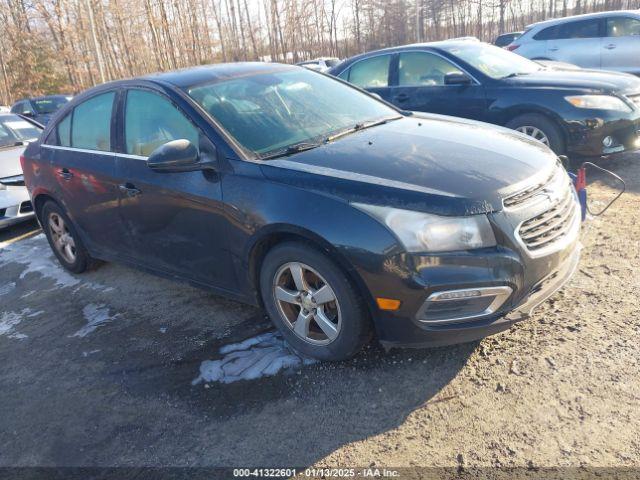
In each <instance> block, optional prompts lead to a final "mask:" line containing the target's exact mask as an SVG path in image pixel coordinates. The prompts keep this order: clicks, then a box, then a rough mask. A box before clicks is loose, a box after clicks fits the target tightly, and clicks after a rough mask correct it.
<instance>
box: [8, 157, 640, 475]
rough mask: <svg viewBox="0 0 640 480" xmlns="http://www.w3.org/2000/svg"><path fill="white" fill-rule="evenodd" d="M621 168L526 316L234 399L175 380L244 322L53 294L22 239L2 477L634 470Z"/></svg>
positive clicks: (632, 312)
mask: <svg viewBox="0 0 640 480" xmlns="http://www.w3.org/2000/svg"><path fill="white" fill-rule="evenodd" d="M639 161H640V156H638V155H636V156H627V157H624V158H618V159H615V160H610V161H608V162H602V164H603V165H607V166H609V167H611V168H612V169H613V170H615V171H616V172H617V173H618V174H620V175H621V176H623V177H624V178H625V179H626V180H627V182H628V191H627V193H626V194H625V195H624V196H623V198H622V199H621V200H620V201H619V202H618V203H617V204H616V205H614V206H613V207H612V208H611V210H610V211H608V212H607V214H606V215H605V216H604V217H600V218H596V219H594V220H591V221H590V222H588V224H587V226H586V228H585V230H584V232H583V243H584V246H585V248H584V251H583V258H582V261H581V264H580V268H579V271H578V272H577V273H576V275H575V277H574V278H573V280H572V281H571V283H570V284H569V285H568V286H567V287H566V288H565V289H564V290H563V291H561V292H560V293H558V294H556V296H555V297H554V298H553V299H551V300H550V301H549V302H547V303H546V304H545V305H544V306H542V307H541V308H540V309H539V310H538V311H537V314H536V315H535V317H534V318H532V319H530V320H528V321H525V322H523V323H521V324H519V325H517V326H516V327H514V328H513V329H511V330H510V331H508V332H506V333H503V334H500V335H498V336H495V337H491V338H488V339H485V340H483V341H481V342H477V343H473V344H466V345H461V346H455V347H446V348H438V349H432V350H406V351H394V352H391V353H389V354H387V353H385V352H384V351H383V350H381V349H380V348H379V347H376V346H372V347H370V348H368V349H367V351H366V352H365V353H363V354H362V355H360V356H358V357H357V358H355V359H353V360H351V361H348V362H345V363H340V364H311V365H305V366H297V367H294V368H290V369H289V370H287V371H281V372H280V373H278V374H277V375H275V376H267V377H261V378H257V379H255V380H241V381H237V382H233V383H220V382H215V381H209V382H207V381H200V382H197V383H195V384H194V383H193V381H194V379H196V378H197V377H198V376H199V374H200V368H201V364H202V362H203V361H206V360H215V359H219V358H221V354H220V353H219V349H220V347H221V346H223V345H226V344H229V343H233V342H237V341H241V340H243V339H245V338H249V337H252V336H254V335H256V334H259V333H261V332H264V331H266V330H268V329H269V324H268V323H266V322H265V321H264V320H263V319H262V318H261V316H260V313H259V312H258V311H256V310H253V309H251V308H247V307H245V306H242V305H240V304H237V303H233V302H230V301H226V300H223V299H220V298H218V297H215V296H213V295H211V294H209V293H207V292H203V291H200V290H196V289H193V288H191V287H188V286H184V285H179V284H175V283H172V282H169V281H166V280H163V279H158V278H155V277H152V276H149V275H146V274H143V273H140V272H137V271H133V270H130V269H127V268H124V267H121V266H118V265H112V264H108V265H104V266H103V267H102V268H100V269H99V270H97V271H95V272H92V273H90V274H87V275H83V276H79V277H75V276H71V275H68V274H66V273H64V272H62V270H60V269H59V268H58V267H57V265H56V263H55V262H54V259H53V256H52V255H51V253H50V251H49V248H48V245H47V244H46V241H45V239H44V237H43V236H42V235H38V234H37V232H34V233H33V234H30V233H29V232H30V230H33V229H34V226H33V225H30V226H25V227H21V228H19V229H15V230H12V231H11V232H9V233H6V232H5V233H2V234H1V236H0V266H1V268H0V466H32V465H38V466H43V465H45V466H56V465H57V466H167V465H171V466H184V465H189V466H212V465H215V466H247V465H252V466H278V467H281V466H294V465H295V466H299V467H301V466H309V465H328V466H358V467H367V466H369V465H376V466H380V467H382V466H394V467H398V466H426V465H428V466H452V467H458V466H463V467H466V468H469V467H473V466H523V467H544V466H605V467H611V466H627V467H640V408H639V405H640V377H639V376H638V372H639V371H640V348H639V347H638V345H640V305H639V303H640V302H639V301H638V298H640V241H639V240H638V239H639V238H640V215H639V211H640V164H639ZM591 193H592V195H593V196H594V198H595V197H599V198H600V199H601V200H602V199H604V198H605V197H606V196H607V195H609V194H610V192H609V191H608V189H607V188H605V187H604V186H601V187H598V188H596V187H594V188H591ZM594 194H595V195H594ZM23 235H26V238H21V239H20V237H21V236H23Z"/></svg>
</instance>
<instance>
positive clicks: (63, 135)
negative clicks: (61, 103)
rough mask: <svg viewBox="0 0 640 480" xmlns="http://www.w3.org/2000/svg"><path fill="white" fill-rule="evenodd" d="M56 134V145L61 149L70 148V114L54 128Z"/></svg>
mask: <svg viewBox="0 0 640 480" xmlns="http://www.w3.org/2000/svg"><path fill="white" fill-rule="evenodd" d="M56 130H57V133H58V145H60V146H61V147H70V146H71V114H70V113H69V114H67V116H66V117H64V118H63V119H62V121H61V122H60V123H58V126H57V127H56Z"/></svg>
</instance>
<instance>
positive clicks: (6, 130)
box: [0, 113, 42, 229]
mask: <svg viewBox="0 0 640 480" xmlns="http://www.w3.org/2000/svg"><path fill="white" fill-rule="evenodd" d="M41 132H42V128H41V127H39V126H38V125H36V124H34V123H32V122H29V121H28V120H25V119H24V118H21V117H19V116H17V115H14V114H11V113H0V229H3V228H6V227H9V226H10V225H13V224H15V223H19V222H22V221H25V220H28V219H30V218H33V216H34V213H33V207H32V206H31V200H30V199H29V192H28V191H27V188H26V187H25V185H24V177H23V175H22V168H21V166H20V155H22V152H23V151H24V148H25V147H24V146H25V145H26V144H27V143H28V142H31V141H34V140H36V139H37V138H38V137H39V136H40V133H41Z"/></svg>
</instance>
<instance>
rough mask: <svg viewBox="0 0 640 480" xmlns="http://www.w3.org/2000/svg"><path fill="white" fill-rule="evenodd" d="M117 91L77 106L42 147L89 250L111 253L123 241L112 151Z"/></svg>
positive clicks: (115, 250)
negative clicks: (114, 107)
mask: <svg viewBox="0 0 640 480" xmlns="http://www.w3.org/2000/svg"><path fill="white" fill-rule="evenodd" d="M117 95H118V93H117V92H116V91H109V92H105V93H99V94H96V95H95V96H93V97H91V98H89V99H87V100H85V101H84V102H82V103H80V104H79V105H77V106H76V107H75V108H74V109H73V110H72V111H71V112H69V113H68V114H67V115H66V116H65V117H64V118H63V119H62V120H61V121H60V122H59V123H58V125H57V126H56V128H55V130H54V131H53V132H52V134H50V135H49V137H48V138H47V142H46V143H45V144H44V145H42V155H43V157H45V158H43V160H45V162H46V163H48V164H49V165H50V167H51V170H50V171H51V173H52V174H53V177H54V178H55V179H56V183H55V189H56V190H57V191H56V192H55V194H56V196H57V198H59V199H60V200H61V201H62V202H63V204H64V207H65V209H66V210H67V212H68V213H69V215H70V216H71V219H72V220H73V222H74V225H75V226H76V227H78V228H79V229H80V232H81V234H83V237H84V239H85V240H86V241H87V242H88V244H89V246H90V248H91V249H93V250H96V251H100V252H104V253H106V254H108V255H112V254H114V253H117V252H119V250H120V248H121V244H122V242H123V241H124V237H123V233H124V229H123V226H122V222H121V221H120V217H119V211H118V184H119V183H120V182H119V181H118V177H117V174H116V164H115V156H114V153H113V149H112V145H113V144H114V142H113V106H114V104H115V102H116V99H117Z"/></svg>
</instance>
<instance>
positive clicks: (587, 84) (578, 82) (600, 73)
mask: <svg viewBox="0 0 640 480" xmlns="http://www.w3.org/2000/svg"><path fill="white" fill-rule="evenodd" d="M506 82H507V83H508V84H510V85H513V86H522V87H557V88H567V89H584V90H591V91H597V92H602V93H614V92H616V93H640V79H639V78H638V77H635V76H634V75H630V74H628V73H619V72H608V71H604V70H552V69H549V70H540V71H539V72H535V73H531V74H528V75H520V76H517V77H513V78H509V79H507V80H506Z"/></svg>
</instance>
